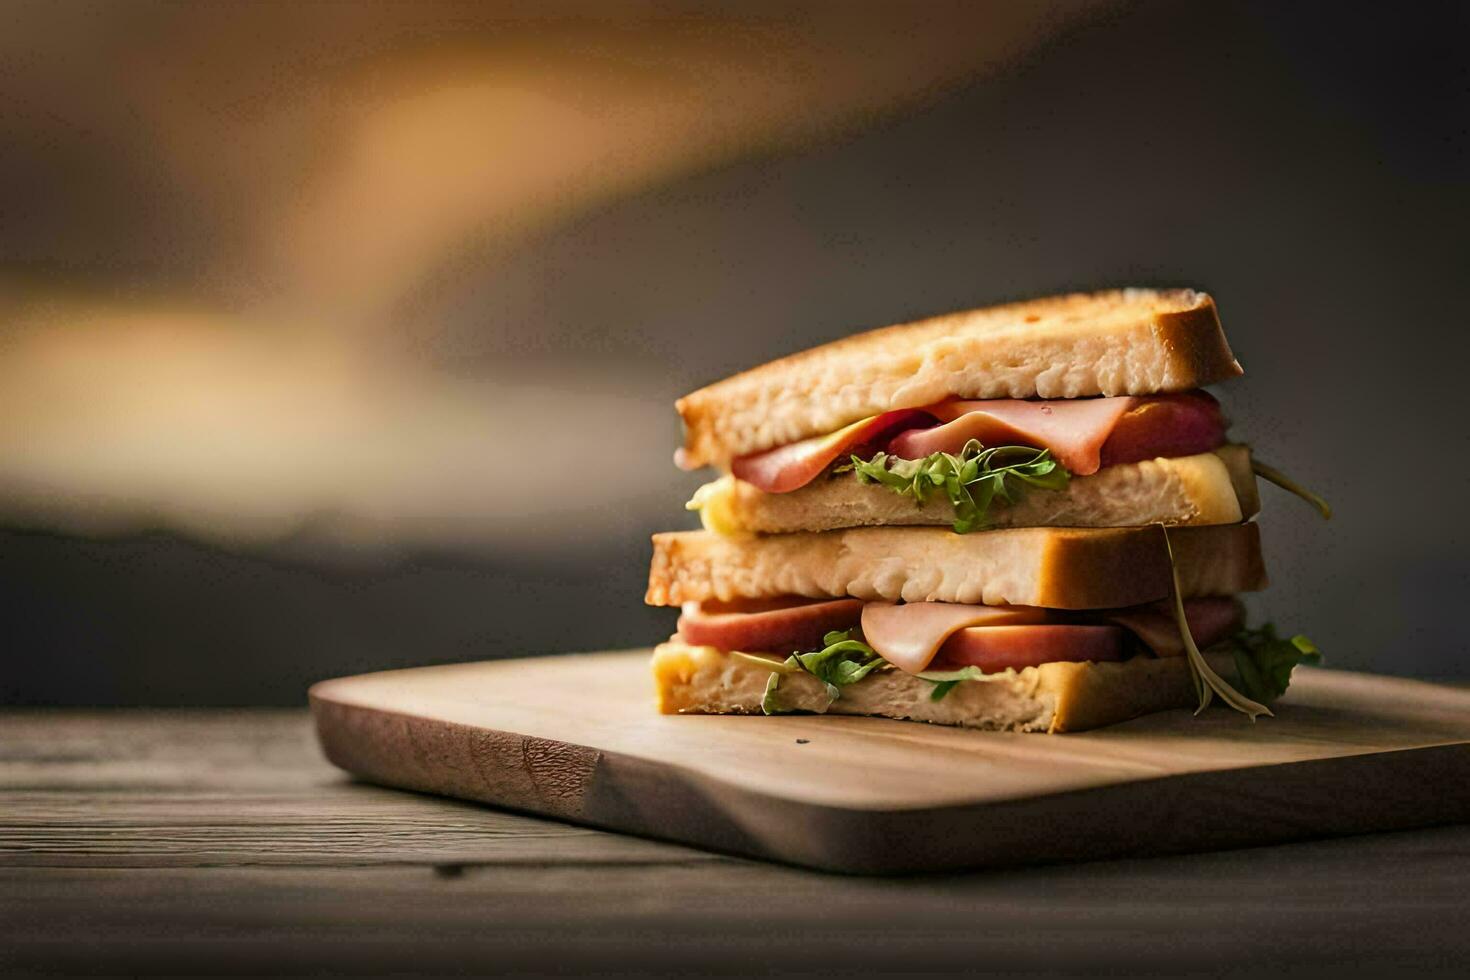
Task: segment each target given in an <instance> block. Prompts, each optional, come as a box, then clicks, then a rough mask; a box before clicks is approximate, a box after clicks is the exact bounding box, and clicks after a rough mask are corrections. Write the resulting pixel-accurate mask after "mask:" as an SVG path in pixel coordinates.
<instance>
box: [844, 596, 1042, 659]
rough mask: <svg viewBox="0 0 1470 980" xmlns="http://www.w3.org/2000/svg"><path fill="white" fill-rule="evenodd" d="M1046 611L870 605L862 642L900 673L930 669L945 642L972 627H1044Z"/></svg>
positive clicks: (947, 605)
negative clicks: (1026, 624) (1034, 625)
mask: <svg viewBox="0 0 1470 980" xmlns="http://www.w3.org/2000/svg"><path fill="white" fill-rule="evenodd" d="M1045 620H1046V610H1044V609H1037V608H1035V607H1032V606H964V605H959V604H957V603H949V602H908V603H904V604H903V605H895V604H893V603H891V602H870V603H868V604H867V605H866V606H864V607H863V619H862V622H863V639H864V641H866V642H867V644H868V646H870V647H872V648H873V649H874V650H875V651H876V652H877V653H878V655H879V656H881V657H882V658H883V659H884V660H886V661H888V662H889V663H891V664H893V665H894V666H895V667H897V668H898V669H899V670H904V671H908V672H909V673H910V674H917V673H919V672H920V671H922V670H926V669H928V667H929V663H930V662H931V661H932V660H933V659H934V655H935V654H936V653H938V652H939V648H940V647H941V646H943V645H944V641H945V640H947V639H949V637H950V636H951V635H952V634H954V633H955V632H957V631H959V630H962V629H965V628H966V627H971V626H1015V625H1021V624H1025V623H1041V622H1045Z"/></svg>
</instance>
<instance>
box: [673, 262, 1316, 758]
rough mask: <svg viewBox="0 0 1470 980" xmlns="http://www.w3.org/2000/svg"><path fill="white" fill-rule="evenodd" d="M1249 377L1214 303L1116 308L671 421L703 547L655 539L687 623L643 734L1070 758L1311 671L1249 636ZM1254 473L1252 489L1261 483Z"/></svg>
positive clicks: (1069, 314) (1182, 294)
mask: <svg viewBox="0 0 1470 980" xmlns="http://www.w3.org/2000/svg"><path fill="white" fill-rule="evenodd" d="M1240 373H1241V369H1240V366H1239V364H1237V363H1236V360H1235V357H1234V355H1233V354H1232V353H1231V350H1230V346H1229V344H1228V343H1227V342H1226V340H1225V336H1224V334H1223V332H1222V331H1221V328H1220V323H1219V319H1218V317H1217V316H1216V313H1215V307H1214V304H1213V302H1212V301H1211V299H1210V297H1209V296H1207V295H1205V294H1203V293H1198V292H1193V291H1188V290H1183V291H1168V292H1161V291H1154V290H1123V291H1112V292H1105V293H1096V294H1086V295H1073V296H1063V297H1057V298H1053V299H1047V300H1039V301H1032V302H1027V303H1020V304H1014V305H1010V306H1003V307H997V308H993V309H985V310H976V311H971V312H965V313H956V314H952V315H949V316H943V317H938V318H934V319H930V320H924V321H921V322H918V323H911V324H904V325H900V326H895V327H887V328H885V329H881V330H874V331H870V332H868V333H863V334H858V335H856V336H853V337H849V338H847V339H845V340H840V341H837V342H835V343H831V344H827V345H825V346H822V347H817V348H814V349H812V350H809V351H805V352H803V353H800V354H796V355H793V356H791V357H786V358H783V359H781V360H778V361H775V362H773V363H770V364H767V365H765V366H763V367H759V368H756V369H754V370H751V371H747V372H745V373H743V374H740V375H737V376H735V377H732V378H729V379H726V380H725V381H721V382H719V383H717V384H714V385H711V386H709V387H707V388H703V389H701V390H699V391H697V392H694V393H693V394H691V395H688V396H687V397H685V398H683V399H681V400H680V401H679V403H678V410H679V413H680V415H681V416H682V417H683V420H684V425H685V445H684V447H683V448H682V449H681V450H679V452H678V454H677V461H678V463H679V465H680V466H682V467H684V468H688V469H693V468H700V467H705V466H712V467H716V468H718V469H719V470H720V471H721V475H720V476H719V477H718V478H717V479H716V480H714V481H713V482H712V483H709V484H706V485H705V486H704V487H702V488H701V489H700V490H699V491H698V493H697V494H696V495H695V498H694V500H693V501H691V503H690V506H691V507H692V508H694V509H697V510H699V511H700V514H701V517H702V520H703V523H704V527H705V529H704V530H702V531H687V532H674V533H666V534H658V535H655V536H654V539H653V545H654V555H653V566H652V569H651V571H650V574H649V584H648V594H647V601H648V602H649V603H651V604H654V605H661V606H680V607H682V609H681V615H680V617H679V623H678V632H677V633H676V634H675V635H674V636H673V637H672V638H671V639H670V641H669V642H667V643H664V644H662V645H660V646H659V647H658V648H657V649H656V651H655V653H654V660H653V671H654V676H655V680H656V685H657V691H658V703H659V707H660V710H662V711H665V712H690V713H714V714H735V713H765V714H777V713H788V712H814V713H843V714H862V715H882V716H887V717H890V718H900V719H910V720H914V721H928V722H938V723H943V724H952V725H965V726H971V727H977V728H990V729H1008V730H1024V731H1049V732H1061V731H1075V730H1079V729H1084V728H1092V727H1096V726H1098V725H1105V724H1110V723H1112V722H1116V721H1121V720H1123V719H1126V718H1131V717H1134V716H1136V715H1140V714H1144V713H1147V712H1152V711H1160V710H1164V709H1168V708H1176V707H1196V706H1199V707H1203V706H1204V705H1206V704H1208V703H1209V701H1210V700H1211V699H1212V698H1214V697H1217V696H1218V697H1219V698H1220V699H1221V700H1223V701H1224V702H1225V703H1226V704H1228V705H1230V706H1231V707H1234V708H1236V709H1237V710H1240V711H1242V712H1244V713H1246V714H1249V715H1250V716H1251V717H1255V716H1257V715H1260V714H1269V710H1268V708H1267V703H1268V702H1269V701H1270V700H1271V699H1273V698H1274V697H1276V696H1278V695H1279V694H1280V693H1281V692H1282V691H1284V690H1285V687H1286V684H1287V681H1288V679H1289V677H1290V673H1291V669H1292V667H1294V666H1295V665H1296V663H1298V662H1299V661H1301V660H1303V659H1310V658H1312V657H1314V656H1315V652H1314V651H1313V650H1312V648H1311V645H1310V644H1309V643H1308V642H1307V641H1306V640H1305V639H1304V638H1302V637H1294V638H1292V639H1290V640H1281V639H1277V638H1276V637H1275V635H1274V633H1273V632H1272V631H1271V630H1270V629H1269V628H1267V629H1264V630H1254V631H1252V630H1246V629H1245V628H1244V626H1245V624H1244V620H1243V613H1242V607H1241V605H1240V602H1239V600H1238V599H1237V598H1236V596H1237V595H1238V594H1239V593H1241V592H1247V591H1251V590H1256V589H1261V588H1263V587H1264V586H1265V584H1266V573H1265V568H1264V565H1263V563H1262V559H1261V548H1260V536H1259V533H1258V529H1257V526H1256V525H1255V524H1252V523H1249V519H1250V518H1251V517H1252V516H1253V515H1254V514H1255V513H1256V511H1257V508H1258V504H1259V498H1258V496H1257V493H1256V480H1255V472H1256V470H1257V469H1259V468H1258V467H1253V464H1252V460H1251V454H1250V450H1249V448H1248V447H1247V446H1245V445H1243V444H1240V443H1237V442H1234V441H1232V440H1231V439H1230V438H1228V437H1227V434H1226V430H1227V424H1228V423H1227V421H1226V419H1225V418H1224V416H1223V414H1222V412H1221V410H1220V406H1219V404H1218V403H1217V402H1216V401H1215V399H1214V398H1213V397H1211V396H1210V395H1209V394H1207V393H1206V392H1204V391H1203V390H1202V389H1203V387H1204V386H1205V385H1210V384H1215V383H1217V382H1221V381H1225V380H1227V379H1230V378H1233V377H1235V376H1237V375H1239V374H1240ZM1262 472H1268V471H1265V470H1262Z"/></svg>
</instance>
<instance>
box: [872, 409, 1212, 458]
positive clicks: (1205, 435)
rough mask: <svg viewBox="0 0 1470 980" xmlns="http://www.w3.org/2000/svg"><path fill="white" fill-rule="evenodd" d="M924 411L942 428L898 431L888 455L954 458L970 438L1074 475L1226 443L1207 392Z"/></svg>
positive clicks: (1203, 450)
mask: <svg viewBox="0 0 1470 980" xmlns="http://www.w3.org/2000/svg"><path fill="white" fill-rule="evenodd" d="M929 412H930V413H931V414H933V415H934V416H935V417H936V418H938V419H939V420H940V422H941V423H942V424H940V425H937V426H934V427H933V428H929V429H912V430H910V431H907V432H902V433H899V434H898V435H897V436H895V437H894V438H893V439H892V440H891V441H890V442H889V444H888V451H889V452H891V453H893V454H894V455H895V456H900V457H902V458H904V459H923V458H924V457H926V456H928V455H930V454H931V453H938V452H945V453H959V452H960V450H962V449H963V448H964V447H965V443H967V442H969V441H970V440H971V439H978V440H980V442H981V443H983V444H984V445H986V446H1035V447H1037V448H1039V449H1050V450H1051V453H1052V455H1053V456H1054V457H1056V459H1057V460H1058V461H1059V462H1060V463H1061V464H1062V465H1063V466H1065V467H1066V468H1067V469H1068V470H1070V471H1071V472H1072V474H1073V475H1074V476H1087V475H1089V474H1092V473H1096V472H1097V471H1098V469H1100V468H1101V467H1102V466H1104V465H1109V466H1111V465H1115V464H1118V463H1134V462H1138V461H1139V460H1143V459H1153V458H1154V457H1156V456H1190V455H1193V454H1195V453H1202V452H1208V451H1210V450H1211V449H1214V448H1216V447H1217V446H1219V445H1221V444H1222V443H1223V442H1224V441H1225V424H1224V419H1223V417H1222V416H1221V414H1220V407H1219V405H1218V404H1217V403H1216V402H1215V400H1214V399H1213V398H1211V397H1210V396H1209V395H1207V394H1205V393H1204V392H1188V393H1186V394H1182V395H1149V396H1146V397H1137V398H1134V397H1127V398H1071V399H1061V400H1056V401H1023V400H1020V399H1014V398H1004V399H992V400H989V401H952V402H943V403H941V404H938V405H935V406H933V407H931V408H930V409H929ZM1115 441H1116V442H1117V445H1116V446H1115Z"/></svg>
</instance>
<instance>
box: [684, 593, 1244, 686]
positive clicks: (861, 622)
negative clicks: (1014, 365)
mask: <svg viewBox="0 0 1470 980" xmlns="http://www.w3.org/2000/svg"><path fill="white" fill-rule="evenodd" d="M1184 609H1185V616H1186V618H1187V620H1188V623H1189V630H1190V633H1191V635H1192V636H1193V637H1194V640H1195V642H1196V643H1197V644H1199V645H1200V646H1201V647H1206V646H1210V645H1212V644H1214V643H1217V642H1218V641H1220V640H1222V639H1224V638H1225V637H1227V636H1229V635H1230V634H1232V633H1234V632H1235V631H1236V630H1237V629H1239V628H1240V626H1241V624H1242V622H1243V621H1244V615H1243V611H1242V609H1241V606H1240V604H1239V602H1237V601H1236V600H1235V599H1233V598H1229V597H1210V598H1199V599H1190V600H1188V601H1187V602H1185V604H1184ZM838 632H841V633H845V634H847V635H846V637H845V638H846V639H848V640H854V639H857V640H861V642H863V643H864V644H866V645H867V646H868V647H870V648H871V649H872V651H873V652H874V653H875V654H877V655H878V656H879V657H882V658H883V660H884V661H886V662H887V663H888V664H891V665H892V666H894V667H896V668H897V669H899V670H902V671H905V672H907V673H911V674H919V673H922V672H924V671H926V670H929V669H931V668H933V669H938V670H948V669H958V668H962V667H978V668H981V669H982V670H985V671H991V670H1006V669H1011V668H1015V669H1020V668H1022V667H1027V666H1036V665H1039V664H1043V663H1050V662H1053V661H1103V660H1122V659H1125V658H1126V657H1128V656H1132V655H1136V654H1151V655H1154V656H1162V657H1176V656H1181V655H1183V653H1184V646H1183V642H1182V640H1181V638H1180V636H1179V631H1178V627H1177V626H1176V624H1175V622H1174V618H1173V615H1172V613H1171V611H1170V609H1169V608H1168V607H1167V604H1165V603H1152V604H1149V605H1145V606H1136V607H1131V608H1127V609H1112V610H1089V611H1084V612H1076V611H1066V610H1059V609H1043V608H1038V607H1035V606H977V605H965V604H960V603H948V602H910V603H891V602H867V603H865V602H862V601H861V600H858V599H837V600H821V599H817V600H812V599H803V598H799V597H795V596H792V597H788V598H785V599H779V600H766V601H762V602H754V603H742V602H725V603H720V602H689V603H685V604H684V606H683V608H682V610H681V615H680V616H679V625H678V633H677V634H676V636H675V637H674V639H675V640H677V641H679V642H682V643H687V644H690V645H692V646H709V647H714V648H715V649H717V650H722V651H725V652H730V651H742V652H747V653H774V654H783V655H784V654H789V653H792V652H796V653H801V652H802V651H811V650H820V649H822V648H823V647H825V646H828V645H830V644H828V643H827V642H826V638H827V637H828V636H829V635H831V634H833V633H838Z"/></svg>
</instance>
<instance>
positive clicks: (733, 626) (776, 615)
mask: <svg viewBox="0 0 1470 980" xmlns="http://www.w3.org/2000/svg"><path fill="white" fill-rule="evenodd" d="M862 611H863V602H862V600H861V599H834V600H830V601H829V600H822V599H798V598H788V599H775V600H765V601H754V602H749V601H748V602H742V603H728V604H721V603H716V602H704V603H699V602H686V603H685V604H684V606H683V608H682V609H681V610H680V613H681V614H680V616H679V638H680V639H682V640H683V641H684V642H685V643H689V644H692V645H694V646H710V647H715V648H717V649H720V650H726V651H729V650H743V651H748V652H750V653H792V652H793V651H806V650H820V649H821V648H822V637H823V636H825V635H826V634H828V633H829V632H831V631H833V630H846V629H851V628H853V627H854V626H856V625H857V624H858V620H859V618H860V617H861V616H862Z"/></svg>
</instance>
